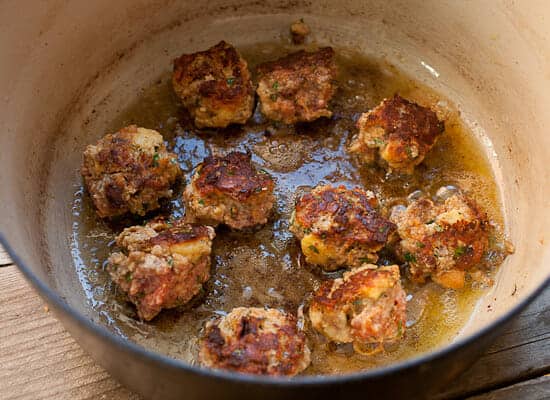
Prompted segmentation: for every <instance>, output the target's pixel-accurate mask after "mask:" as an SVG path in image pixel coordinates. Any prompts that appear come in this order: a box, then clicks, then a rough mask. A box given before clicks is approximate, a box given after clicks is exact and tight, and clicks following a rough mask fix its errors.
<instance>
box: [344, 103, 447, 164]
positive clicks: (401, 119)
mask: <svg viewBox="0 0 550 400" xmlns="http://www.w3.org/2000/svg"><path fill="white" fill-rule="evenodd" d="M357 127H358V129H359V135H358V136H357V137H356V138H355V140H354V141H353V142H352V143H351V145H350V148H349V151H350V153H353V154H357V155H358V156H359V157H360V158H361V159H362V160H363V161H364V162H367V163H372V162H374V161H377V160H378V161H380V162H381V163H382V165H384V166H387V167H389V168H390V169H394V170H398V171H402V172H406V173H411V172H412V170H413V169H414V167H415V166H416V165H418V164H420V163H421V162H422V161H423V160H424V157H425V156H426V154H427V153H428V151H429V150H430V149H431V148H432V147H433V145H434V144H435V142H436V140H437V138H438V137H439V136H440V135H441V134H442V133H443V132H444V130H445V124H444V122H443V121H440V120H439V119H438V118H437V115H436V113H435V112H434V111H432V110H430V109H429V108H427V107H422V106H420V105H418V104H416V103H413V102H411V101H408V100H406V99H404V98H402V97H401V96H399V95H397V94H396V95H395V96H394V97H392V98H391V99H385V100H384V101H383V102H382V103H381V104H380V105H379V106H377V107H376V108H375V109H373V110H371V111H369V112H367V113H364V114H363V115H362V116H361V118H360V119H359V121H358V122H357Z"/></svg>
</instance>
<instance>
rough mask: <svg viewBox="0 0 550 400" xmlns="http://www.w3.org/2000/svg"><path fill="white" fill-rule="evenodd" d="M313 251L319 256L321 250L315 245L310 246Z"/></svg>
mask: <svg viewBox="0 0 550 400" xmlns="http://www.w3.org/2000/svg"><path fill="white" fill-rule="evenodd" d="M308 248H309V249H310V250H311V251H313V252H314V253H316V254H319V250H318V249H317V247H315V246H314V245H312V244H311V245H309V247H308Z"/></svg>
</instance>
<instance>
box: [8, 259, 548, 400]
mask: <svg viewBox="0 0 550 400" xmlns="http://www.w3.org/2000/svg"><path fill="white" fill-rule="evenodd" d="M549 304H550V289H547V290H546V291H545V292H544V294H543V295H542V296H541V297H539V299H537V301H536V302H535V303H534V304H532V305H531V306H530V307H529V308H528V309H527V310H526V311H525V312H524V313H523V314H521V315H520V316H519V317H518V318H517V320H516V321H515V322H514V323H513V324H512V326H510V327H509V329H507V331H506V332H505V333H504V334H503V335H502V336H501V337H500V338H499V339H498V340H497V341H496V342H495V343H494V345H493V346H492V347H491V348H490V349H489V351H488V352H487V353H486V354H485V355H484V356H483V357H481V359H480V360H479V361H478V362H477V363H476V364H475V365H474V366H473V367H472V368H471V369H470V370H469V371H467V372H466V373H465V374H464V375H463V376H462V377H460V378H459V379H458V380H457V381H456V382H455V383H454V384H453V385H452V387H451V388H450V389H449V390H448V391H446V392H445V393H442V394H441V396H440V398H464V397H465V396H466V395H472V394H480V393H482V392H484V391H488V390H493V389H498V388H500V387H503V386H506V385H511V384H514V383H517V382H518V381H520V380H523V379H527V378H533V377H536V376H537V375H542V374H543V373H545V372H549V370H550V321H549V318H550V314H549V313H550V310H549V307H548V305H549ZM543 378H544V379H542V378H540V379H533V380H528V381H526V382H525V385H524V386H520V385H513V386H510V387H509V388H506V389H509V392H506V389H500V390H494V391H492V392H489V393H486V395H487V396H493V397H478V399H500V398H503V399H508V398H510V399H511V398H514V397H513V394H517V393H520V394H521V393H527V394H528V395H529V396H530V395H531V394H533V396H535V394H537V393H539V392H542V393H547V391H548V378H547V377H543ZM539 385H540V387H539ZM544 391H546V392H544ZM537 395H538V394H537ZM494 396H497V397H494ZM498 396H503V397H498ZM506 396H508V397H506ZM510 396H512V397H510ZM0 398H2V399H5V400H15V399H17V400H26V399H29V400H30V399H32V400H40V399H56V400H58V399H59V400H64V399H71V400H80V399H109V400H110V399H114V400H123V399H124V400H126V399H132V400H138V399H139V397H138V396H136V395H135V394H132V393H131V392H129V391H128V390H126V389H124V388H122V387H121V386H120V385H119V384H118V383H116V382H115V381H114V380H113V379H112V378H111V377H110V376H109V375H108V373H107V372H105V371H104V370H103V369H102V368H101V367H99V366H97V365H96V364H95V363H94V361H93V360H92V359H91V358H90V357H89V356H88V355H87V354H86V353H84V352H83V350H82V349H81V348H80V347H79V346H78V345H77V344H76V343H75V342H74V340H73V339H72V338H71V337H70V335H69V334H68V333H67V332H66V331H65V330H64V329H63V327H62V326H61V324H60V323H59V322H57V320H55V319H54V318H53V316H52V315H51V313H49V311H48V310H47V309H46V308H45V306H44V303H43V302H42V300H41V299H40V298H39V297H38V295H37V294H36V293H35V292H34V291H32V289H31V288H30V287H29V285H28V284H27V282H26V281H25V280H24V279H23V277H22V275H21V274H20V273H19V271H18V270H17V269H16V267H15V266H8V267H4V268H0ZM515 398H518V399H519V398H521V399H531V397H525V396H523V395H521V396H516V397H515ZM532 398H533V399H538V398H542V397H536V396H535V397H532Z"/></svg>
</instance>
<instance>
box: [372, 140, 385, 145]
mask: <svg viewBox="0 0 550 400" xmlns="http://www.w3.org/2000/svg"><path fill="white" fill-rule="evenodd" d="M373 142H374V144H375V145H377V146H383V145H384V143H385V142H384V141H383V140H382V139H380V138H374V139H373Z"/></svg>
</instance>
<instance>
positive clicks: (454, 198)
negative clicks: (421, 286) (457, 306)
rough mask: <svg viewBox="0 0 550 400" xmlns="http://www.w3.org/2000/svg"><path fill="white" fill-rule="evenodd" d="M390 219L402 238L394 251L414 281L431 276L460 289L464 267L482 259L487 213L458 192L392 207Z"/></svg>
mask: <svg viewBox="0 0 550 400" xmlns="http://www.w3.org/2000/svg"><path fill="white" fill-rule="evenodd" d="M390 219H391V220H392V221H393V222H395V223H396V224H397V231H398V233H399V236H400V238H401V240H400V241H399V243H398V246H397V253H398V255H399V256H400V257H401V258H402V259H403V260H404V261H406V262H407V263H408V265H409V270H410V274H411V278H412V279H413V280H414V281H417V282H424V281H425V279H426V278H428V277H431V279H432V280H433V281H434V282H436V283H438V284H439V285H441V286H444V287H448V288H453V289H460V288H462V287H463V286H464V279H465V271H467V270H469V269H471V268H472V267H474V266H475V265H476V264H478V263H479V262H480V261H481V259H482V257H483V254H484V252H485V251H486V250H487V247H488V243H489V242H488V221H487V216H486V214H485V213H484V212H482V211H481V210H480V209H479V207H478V206H477V204H475V202H474V201H473V200H471V199H469V198H467V197H466V196H465V195H463V194H461V193H456V194H453V195H451V196H450V197H448V198H447V199H446V200H444V201H440V202H438V203H435V204H434V202H433V201H432V200H430V199H429V198H426V197H422V198H420V199H417V200H414V201H412V202H411V204H409V206H408V207H406V208H405V207H396V208H394V210H393V212H392V215H391V217H390Z"/></svg>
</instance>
